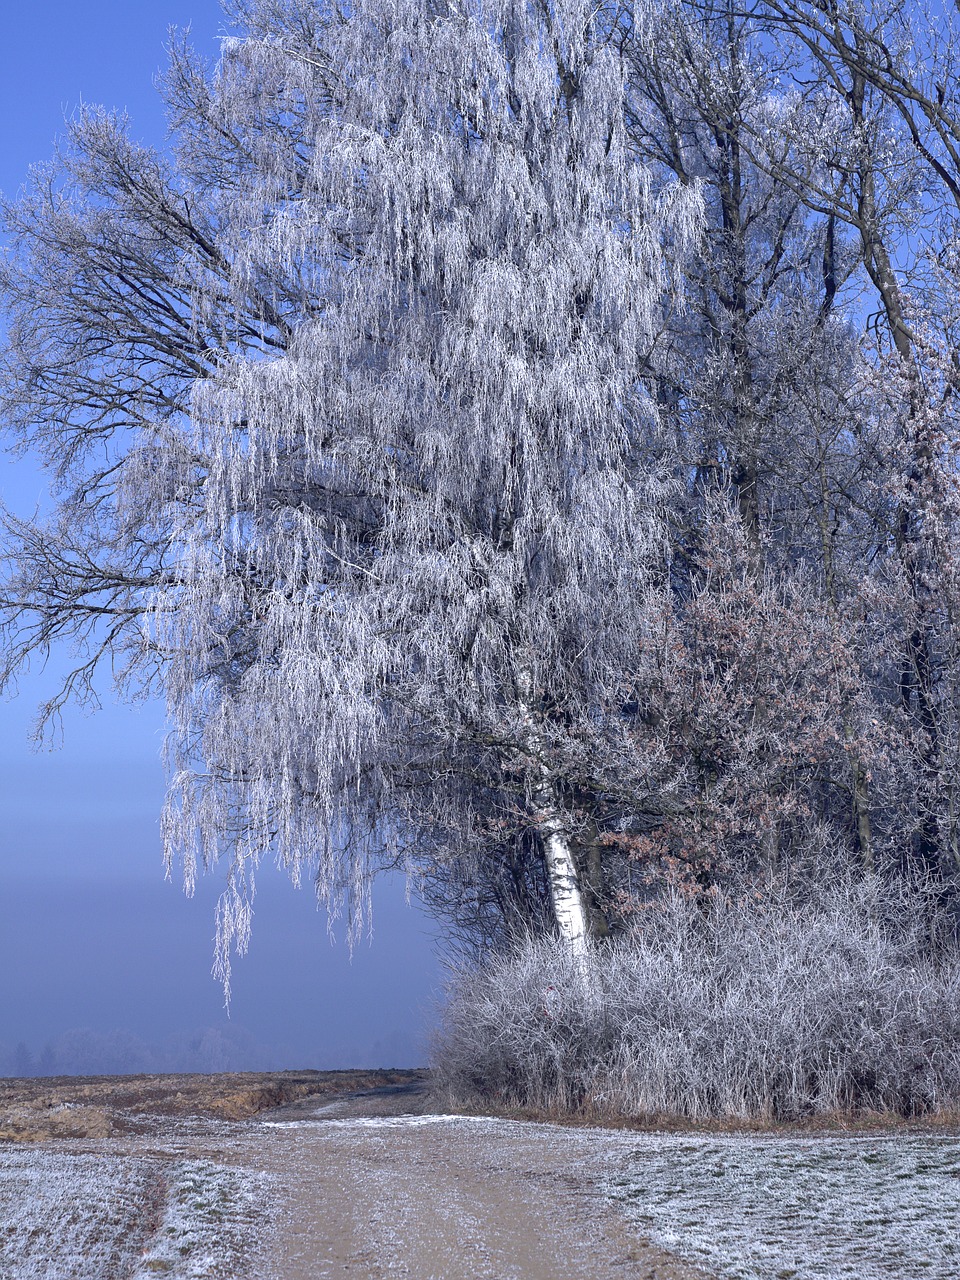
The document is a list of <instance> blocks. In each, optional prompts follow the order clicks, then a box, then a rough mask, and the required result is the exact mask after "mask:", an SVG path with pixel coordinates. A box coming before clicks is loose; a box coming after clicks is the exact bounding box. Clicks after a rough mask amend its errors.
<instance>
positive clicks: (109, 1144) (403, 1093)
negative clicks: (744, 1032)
mask: <svg viewBox="0 0 960 1280" xmlns="http://www.w3.org/2000/svg"><path fill="white" fill-rule="evenodd" d="M227 1083H229V1082H227V1081H223V1080H221V1081H216V1079H215V1078H211V1079H210V1080H209V1081H201V1082H199V1083H198V1082H196V1081H192V1080H189V1079H182V1080H181V1079H178V1078H171V1079H170V1080H162V1079H159V1078H158V1079H157V1080H153V1079H143V1080H130V1081H119V1082H118V1081H111V1080H106V1081H98V1080H92V1081H87V1082H78V1083H73V1082H66V1083H63V1084H62V1085H51V1084H50V1082H47V1083H45V1084H42V1085H41V1084H37V1085H24V1084H22V1083H21V1085H19V1086H17V1087H16V1089H14V1086H13V1085H10V1086H9V1089H8V1092H10V1093H11V1096H12V1097H13V1102H12V1103H11V1104H10V1107H9V1108H8V1112H9V1114H8V1115H7V1117H6V1120H5V1122H4V1123H5V1124H6V1129H5V1130H4V1131H3V1132H4V1133H5V1134H8V1135H9V1136H8V1137H7V1140H6V1142H0V1280H155V1277H157V1276H163V1277H165V1280H381V1278H384V1280H386V1278H387V1277H407V1278H408V1280H613V1278H614V1277H616V1278H617V1280H623V1278H627V1277H629V1278H631V1280H695V1278H698V1280H699V1278H701V1277H702V1276H703V1273H702V1272H699V1271H697V1270H696V1269H695V1268H692V1267H689V1266H687V1265H686V1264H684V1263H682V1262H680V1261H678V1260H677V1259H676V1258H673V1257H671V1256H670V1255H668V1254H666V1253H664V1252H662V1251H661V1250H659V1249H657V1248H655V1247H654V1246H652V1245H651V1244H649V1243H648V1242H646V1241H644V1240H642V1239H641V1238H639V1237H638V1236H637V1235H636V1234H635V1233H633V1232H631V1230H630V1228H629V1227H628V1226H627V1225H626V1223H625V1221H624V1220H623V1219H622V1218H621V1216H620V1215H619V1214H618V1212H617V1210H616V1209H615V1207H614V1206H613V1204H612V1202H611V1201H610V1200H609V1199H608V1198H607V1197H606V1195H605V1194H604V1193H603V1191H602V1183H603V1181H604V1179H605V1178H610V1177H614V1176H616V1174H617V1172H618V1170H620V1169H621V1168H622V1164H623V1161H624V1159H625V1158H626V1157H627V1156H628V1155H629V1152H630V1149H631V1148H632V1146H634V1145H635V1144H634V1142H633V1139H632V1137H631V1136H630V1135H627V1134H616V1133H611V1132H606V1131H598V1130H593V1131H591V1130H587V1129H568V1128H561V1127H558V1126H551V1125H540V1124H527V1123H520V1122H515V1121H508V1120H498V1119H492V1118H489V1117H465V1116H450V1115H436V1114H431V1113H430V1106H431V1103H430V1099H429V1096H428V1094H427V1092H426V1088H425V1084H424V1082H423V1080H422V1078H420V1079H417V1078H415V1077H413V1075H412V1073H407V1075H406V1079H405V1080H403V1079H401V1080H399V1082H396V1083H393V1084H388V1085H386V1086H384V1085H381V1087H379V1088H370V1087H367V1086H366V1085H364V1086H363V1087H361V1088H359V1089H355V1091H354V1092H348V1091H346V1089H345V1087H344V1086H343V1085H341V1086H340V1089H339V1092H338V1091H337V1083H338V1082H337V1081H336V1080H334V1079H329V1080H326V1079H325V1080H322V1081H317V1080H315V1081H313V1084H314V1085H322V1086H323V1087H324V1089H325V1090H326V1092H325V1093H322V1094H320V1095H319V1096H317V1095H316V1094H315V1095H314V1096H311V1097H306V1098H303V1097H302V1096H301V1100H300V1101H293V1102H291V1101H289V1100H288V1101H287V1102H286V1104H285V1105H283V1106H280V1107H278V1108H276V1109H275V1110H273V1111H264V1110H260V1111H259V1113H258V1114H254V1115H251V1114H250V1111H249V1108H250V1107H252V1106H254V1105H255V1104H256V1098H253V1094H256V1097H257V1098H261V1099H262V1098H263V1097H267V1098H270V1097H271V1092H270V1091H268V1092H266V1093H264V1091H263V1089H262V1088H261V1083H257V1082H254V1084H256V1088H254V1089H253V1092H252V1093H251V1088H250V1082H246V1083H244V1082H240V1083H242V1084H243V1088H238V1089H235V1090H234V1091H233V1092H230V1091H229V1090H226V1088H225V1086H226V1084H227ZM232 1083H233V1084H236V1083H237V1082H232ZM281 1083H282V1084H283V1089H277V1090H276V1094H274V1095H273V1096H277V1095H279V1096H282V1097H284V1098H286V1099H290V1097H291V1095H292V1096H293V1097H294V1098H296V1097H297V1096H298V1095H297V1092H296V1089H299V1088H300V1087H301V1086H300V1084H298V1083H297V1081H295V1080H291V1079H288V1078H284V1080H283V1081H282V1082H281ZM301 1083H303V1082H301ZM310 1085H311V1082H310V1081H309V1080H308V1081H306V1082H305V1083H303V1088H304V1089H305V1088H307V1087H310ZM181 1086H182V1087H181ZM272 1089H273V1086H272V1085H271V1090H272ZM248 1094H250V1095H251V1096H250V1097H248V1096H247V1095H248ZM34 1095H35V1096H34ZM191 1099H192V1101H191ZM224 1099H226V1100H227V1101H228V1102H229V1104H230V1106H229V1111H228V1112H227V1113H226V1114H227V1115H229V1114H231V1113H237V1115H236V1118H233V1119H228V1118H225V1115H224V1111H225V1105H224ZM251 1099H252V1100H251ZM11 1108H12V1109H11ZM17 1108H19V1110H18V1109H17Z"/></svg>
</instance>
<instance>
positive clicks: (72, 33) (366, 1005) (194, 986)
mask: <svg viewBox="0 0 960 1280" xmlns="http://www.w3.org/2000/svg"><path fill="white" fill-rule="evenodd" d="M171 25H173V26H177V27H185V26H190V27H191V29H192V33H193V39H194V43H195V44H196V45H197V47H198V48H199V49H201V50H203V51H206V52H208V53H209V54H210V56H211V57H215V56H216V52H217V47H218V46H217V39H216V37H217V35H218V33H220V32H223V31H225V30H226V27H225V23H224V18H223V14H222V12H221V10H220V7H219V5H218V4H217V3H215V0H135V2H131V0H84V3H82V4H80V3H77V2H76V0H72V2H71V3H64V2H63V0H46V2H44V3H38V4H33V5H25V6H16V7H14V8H13V9H11V11H10V12H9V13H7V14H6V15H5V18H4V39H3V41H2V43H0V190H2V191H3V193H4V194H5V195H6V196H11V195H13V194H14V193H15V192H16V191H17V189H18V188H19V186H20V185H21V183H22V182H23V180H24V178H25V176H26V173H27V170H28V168H29V166H30V165H31V164H32V163H35V162H39V161H43V160H45V159H47V158H48V157H49V155H50V153H51V151H52V148H53V144H54V140H55V138H56V137H57V135H58V134H59V133H61V132H62V130H63V122H64V117H65V116H67V115H69V113H70V112H71V111H72V110H73V109H74V108H75V107H76V106H77V104H78V103H79V102H91V103H96V102H99V103H103V104H105V105H107V106H109V107H114V108H120V109H123V110H126V111H127V112H128V114H129V115H130V117H131V122H132V131H133V133H134V134H135V135H136V136H137V137H139V138H140V139H141V140H144V141H148V142H151V143H154V144H157V145H162V142H163V136H164V126H163V114H162V107H161V104H160V100H159V98H158V96H157V94H156V91H155V89H154V87H153V80H154V77H155V75H156V73H157V71H158V70H159V69H160V68H161V66H162V65H163V62H164V52H163V47H164V44H165V42H166V39H167V32H168V29H169V27H170V26H171ZM42 492H43V477H42V475H41V474H40V473H39V472H38V470H37V469H36V467H35V466H33V465H32V464H31V462H30V461H29V460H10V459H2V458H0V494H2V497H3V500H4V501H5V502H6V503H7V504H8V505H9V506H11V507H13V508H14V509H15V510H18V511H21V512H28V511H30V510H32V509H33V507H34V505H35V504H36V503H37V501H38V500H39V499H41V496H42ZM65 661H66V655H63V654H61V655H56V656H55V659H54V662H53V664H52V669H51V670H49V671H47V672H39V671H34V672H31V673H30V674H29V675H28V676H27V677H25V679H24V680H23V682H22V685H21V689H20V693H19V696H18V697H16V698H14V699H12V700H9V701H7V702H0V815H2V821H0V1073H2V1071H3V1070H4V1065H3V1064H4V1061H5V1059H4V1054H5V1052H7V1051H8V1050H11V1051H12V1049H13V1047H14V1046H16V1044H17V1043H18V1042H20V1041H24V1042H25V1043H26V1044H27V1045H28V1046H29V1047H30V1049H31V1050H32V1052H33V1053H34V1054H35V1055H36V1054H38V1053H39V1052H40V1050H41V1049H42V1047H43V1045H44V1044H46V1043H54V1042H56V1041H57V1039H58V1038H59V1037H61V1036H62V1035H63V1034H64V1033H65V1032H67V1031H68V1030H70V1029H72V1028H87V1029H89V1030H90V1031H91V1032H93V1033H95V1034H99V1035H106V1034H107V1033H111V1032H115V1031H121V1032H127V1033H130V1034H131V1035H133V1036H136V1037H138V1038H140V1039H141V1040H143V1041H145V1042H146V1043H148V1044H149V1043H154V1042H160V1041H164V1040H165V1039H169V1038H170V1037H172V1036H174V1035H175V1034H177V1033H180V1032H192V1031H195V1030H196V1029H200V1028H206V1027H225V1026H226V1025H227V1024H226V1022H225V1019H224V1014H223V1008H222V1004H223V1000H222V994H221V992H220V989H219V987H218V986H217V984H216V983H215V982H214V981H213V979H212V978H211V977H210V960H211V956H212V933H213V911H214V903H215V900H216V896H217V893H218V892H219V887H218V886H217V884H216V883H213V882H210V881H208V882H205V883H203V884H201V886H200V889H199V890H198V892H197V895H196V897H195V898H193V899H191V900H188V899H186V898H185V897H184V895H183V893H182V891H181V890H180V887H179V886H178V885H177V884H170V883H165V882H164V879H163V872H162V868H161V864H160V841H159V831H158V822H157V819H158V814H159V810H160V805H161V803H162V796H163V776H162V771H161V767H160V763H159V752H160V743H161V739H162V732H163V714H162V708H161V707H159V706H158V705H156V704H148V705H146V706H144V707H140V708H136V709H131V708H129V707H123V706H119V705H117V704H116V702H115V701H114V699H113V697H112V692H111V690H110V689H109V688H105V689H104V690H103V691H102V694H103V699H104V709H103V710H102V711H101V712H99V713H97V714H94V715H84V714H81V713H79V712H70V713H68V715H67V717H66V722H65V738H64V744H63V746H62V747H61V748H60V749H59V750H56V751H42V752H39V753H37V752H33V751H31V749H30V747H29V743H28V738H29V733H30V728H31V724H32V721H33V718H34V715H35V710H36V706H37V703H38V702H39V701H40V699H41V698H42V697H43V696H44V694H49V693H50V692H51V691H52V690H53V688H54V682H55V679H56V668H57V666H58V665H62V664H63V663H64V662H65ZM432 932H433V927H432V925H431V924H430V922H429V921H428V920H426V919H425V917H424V916H423V915H422V914H421V913H419V912H418V911H417V910H416V909H415V908H414V909H412V908H409V907H408V906H406V904H405V902H404V886H403V884H402V882H399V881H397V880H394V881H393V882H388V883H385V884H383V885H382V886H381V888H380V891H379V893H378V895H377V897H376V900H375V913H374V938H373V941H372V943H371V944H370V945H369V946H368V945H367V944H366V943H364V944H362V945H361V946H360V948H359V949H358V951H356V952H355V954H354V958H353V961H352V962H351V961H350V959H349V957H348V955H347V949H346V947H345V945H344V944H343V942H342V940H341V941H340V942H339V943H338V944H337V945H335V946H331V945H330V943H329V941H328V939H327V934H326V927H325V922H324V919H323V917H322V916H320V915H319V914H318V913H317V911H316V909H315V906H314V903H313V900H312V897H311V893H310V891H309V889H303V890H300V891H296V890H294V889H293V888H292V887H291V886H290V885H289V884H288V883H287V882H286V880H285V879H284V877H282V876H281V875H280V874H279V873H269V874H264V875H263V876H261V879H260V895H259V898H258V908H257V913H256V918H255V922H254V933H253V943H252V947H251V951H250V954H249V955H248V956H247V957H246V958H245V959H244V960H242V961H240V962H239V964H238V966H237V969H236V973H235V978H234V998H233V1006H232V1015H231V1022H230V1030H231V1034H233V1035H234V1037H237V1036H238V1035H239V1033H240V1032H241V1031H244V1032H246V1033H247V1038H248V1042H249V1044H250V1046H251V1048H250V1049H249V1050H248V1051H247V1052H248V1054H249V1057H250V1061H249V1062H248V1063H247V1065H250V1066H258V1065H260V1060H261V1059H264V1058H265V1057H269V1058H270V1061H271V1064H272V1065H290V1066H310V1065H320V1066H323V1065H342V1066H346V1065H351V1063H353V1062H356V1063H358V1064H359V1063H360V1061H361V1060H362V1061H363V1064H364V1065H373V1064H374V1062H375V1061H379V1062H380V1064H381V1065H393V1064H394V1062H395V1060H396V1059H398V1058H399V1057H405V1058H408V1059H409V1058H410V1057H411V1056H416V1053H417V1051H416V1049H415V1048H413V1047H411V1045H415V1044H416V1042H417V1041H418V1040H422V1038H423V1032H424V1028H425V1027H426V1026H427V1024H428V1022H429V1020H430V1010H431V1008H432V1007H433V1001H434V999H435V996H434V989H435V987H436V985H437V982H438V980H439V966H438V962H437V959H436V956H435V954H434V950H433V943H432V937H431V935H432ZM257 1046H258V1047H257ZM254 1059H257V1060H256V1061H255V1060H254Z"/></svg>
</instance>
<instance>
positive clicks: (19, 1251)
mask: <svg viewBox="0 0 960 1280" xmlns="http://www.w3.org/2000/svg"><path fill="white" fill-rule="evenodd" d="M264 1181H265V1180H264V1179H262V1178H259V1177H257V1176H256V1175H251V1174H248V1173H246V1172H241V1171H238V1170H236V1169H232V1168H227V1167H225V1166H222V1165H217V1164H214V1163H212V1162H209V1161H197V1160H193V1161H183V1160H182V1161H173V1162H170V1161H167V1160H164V1159H161V1158H156V1157H149V1156H143V1157H139V1156H135V1157H131V1156H108V1155H101V1154H97V1155H91V1154H85V1153H77V1152H69V1151H63V1150H38V1149H37V1148H31V1147H20V1148H13V1149H10V1150H2V1151H0V1280H103V1278H104V1277H105V1276H120V1275H123V1276H129V1277H131V1280H148V1277H149V1278H150V1280H156V1278H157V1277H158V1276H167V1277H170V1280H174V1278H175V1280H233V1278H234V1277H236V1276H238V1275H239V1274H240V1272H241V1270H242V1264H241V1259H242V1257H243V1255H244V1253H245V1252H247V1249H248V1246H249V1242H250V1235H251V1232H252V1229H253V1224H254V1221H255V1218H256V1207H257V1203H258V1201H259V1200H260V1199H261V1197H262V1193H263V1188H262V1187H261V1185H260V1184H261V1183H263V1182H264Z"/></svg>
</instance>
